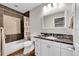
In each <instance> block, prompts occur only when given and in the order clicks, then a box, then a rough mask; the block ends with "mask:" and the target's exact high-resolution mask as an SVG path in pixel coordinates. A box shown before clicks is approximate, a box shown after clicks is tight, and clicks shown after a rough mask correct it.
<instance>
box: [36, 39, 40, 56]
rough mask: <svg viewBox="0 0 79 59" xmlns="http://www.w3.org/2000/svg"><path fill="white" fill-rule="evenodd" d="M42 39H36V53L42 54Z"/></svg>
mask: <svg viewBox="0 0 79 59" xmlns="http://www.w3.org/2000/svg"><path fill="white" fill-rule="evenodd" d="M40 43H41V42H40V39H36V41H35V55H36V56H40V53H41V45H40Z"/></svg>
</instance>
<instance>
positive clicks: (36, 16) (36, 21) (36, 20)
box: [30, 5, 43, 34]
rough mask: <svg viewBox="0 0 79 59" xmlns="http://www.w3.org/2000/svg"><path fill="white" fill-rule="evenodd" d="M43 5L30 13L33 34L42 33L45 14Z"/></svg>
mask: <svg viewBox="0 0 79 59" xmlns="http://www.w3.org/2000/svg"><path fill="white" fill-rule="evenodd" d="M42 8H43V5H40V6H38V7H36V8H34V9H32V10H31V11H30V31H31V34H39V33H40V32H41V19H42V18H41V17H42V13H43V9H42Z"/></svg>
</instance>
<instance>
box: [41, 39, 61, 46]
mask: <svg viewBox="0 0 79 59" xmlns="http://www.w3.org/2000/svg"><path fill="white" fill-rule="evenodd" d="M41 42H42V43H46V44H48V45H53V46H56V47H60V43H59V42H54V41H50V40H41Z"/></svg>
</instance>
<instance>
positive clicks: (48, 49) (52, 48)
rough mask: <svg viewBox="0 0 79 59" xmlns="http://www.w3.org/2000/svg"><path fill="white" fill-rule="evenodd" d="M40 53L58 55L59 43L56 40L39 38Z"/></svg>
mask: <svg viewBox="0 0 79 59" xmlns="http://www.w3.org/2000/svg"><path fill="white" fill-rule="evenodd" d="M41 41H42V42H41V55H43V56H60V45H59V43H57V42H53V41H48V40H41Z"/></svg>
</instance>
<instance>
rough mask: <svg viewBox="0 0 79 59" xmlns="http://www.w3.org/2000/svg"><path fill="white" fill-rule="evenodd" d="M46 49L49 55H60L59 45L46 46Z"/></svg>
mask: <svg viewBox="0 0 79 59" xmlns="http://www.w3.org/2000/svg"><path fill="white" fill-rule="evenodd" d="M48 48H49V49H48V50H49V53H48V55H49V56H60V48H59V47H56V46H52V45H51V46H48Z"/></svg>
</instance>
